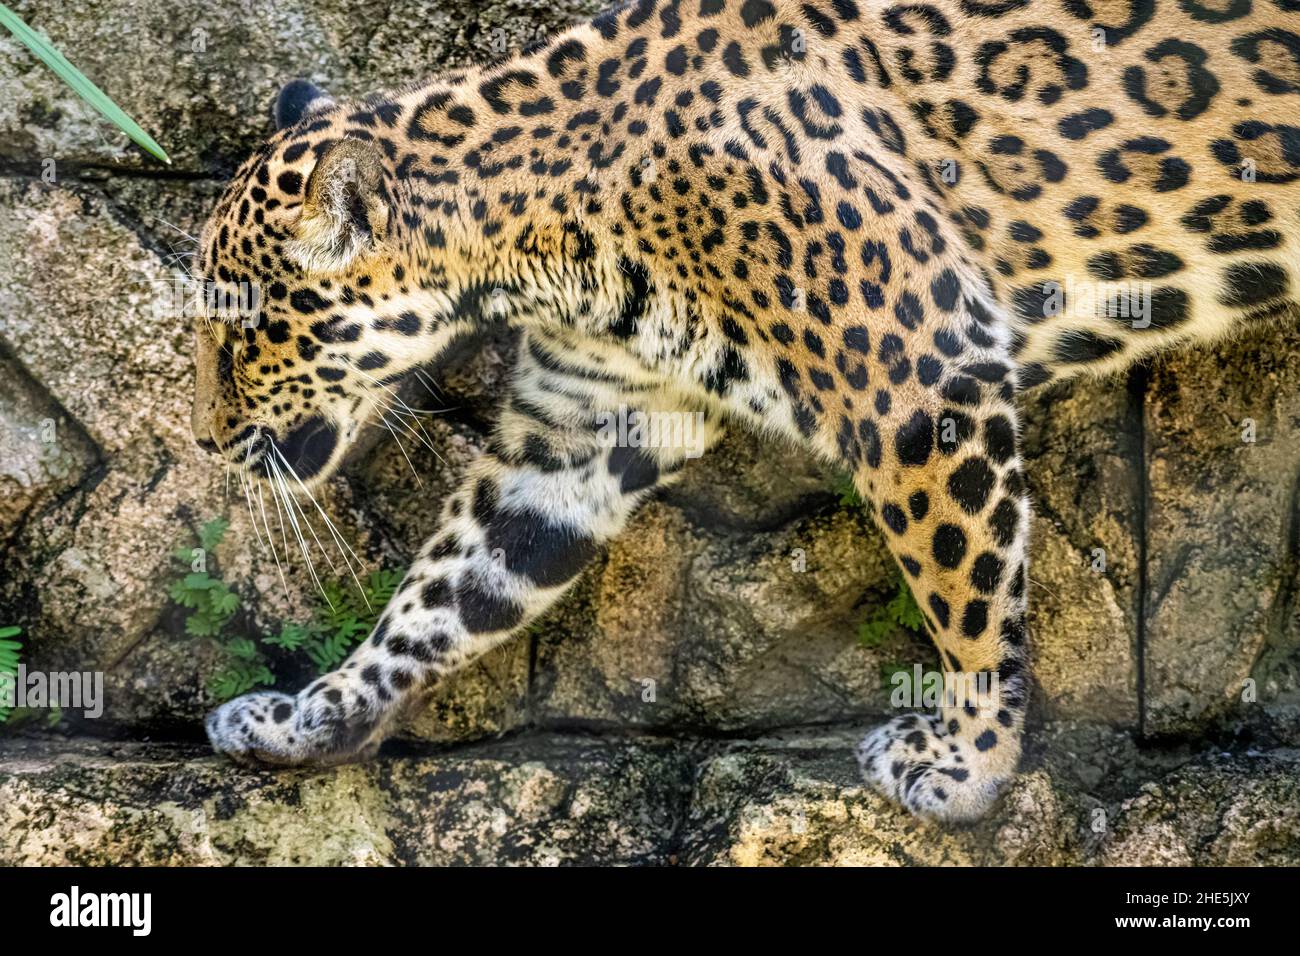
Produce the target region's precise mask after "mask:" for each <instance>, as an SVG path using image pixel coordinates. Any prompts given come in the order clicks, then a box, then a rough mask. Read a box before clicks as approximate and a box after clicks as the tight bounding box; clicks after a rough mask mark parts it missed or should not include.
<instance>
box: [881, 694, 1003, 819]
mask: <svg viewBox="0 0 1300 956" xmlns="http://www.w3.org/2000/svg"><path fill="white" fill-rule="evenodd" d="M994 739H995V740H996V735H994ZM988 740H989V738H987V737H985V738H980V737H977V738H976V743H974V744H972V743H968V742H967V741H965V740H964V738H963V736H962V735H960V734H952V733H948V732H947V730H946V729H945V727H944V725H943V723H942V720H941V719H940V718H937V717H934V718H931V717H922V716H919V715H916V714H907V715H904V716H902V717H896V718H895V719H893V720H891V721H889V723H886V724H882V725H881V726H879V727H877V728H876V729H875V730H873V731H871V732H870V733H869V734H867V735H866V736H865V737H863V738H862V741H861V742H860V743H859V744H858V751H857V753H858V764H859V766H860V767H861V768H862V776H863V777H864V778H865V779H866V781H867V783H869V784H871V786H873V787H874V788H875V789H876V790H879V791H880V792H881V793H882V794H884V795H885V796H886V797H889V798H890V799H891V800H893V801H895V802H897V803H899V804H902V805H903V806H904V807H906V808H907V809H908V810H910V811H912V812H913V813H915V814H916V815H917V816H920V817H924V818H927V819H931V820H938V821H942V822H959V821H965V820H976V819H979V818H980V817H982V816H984V814H985V813H987V812H988V809H989V807H991V806H992V805H993V803H994V801H995V800H997V798H998V795H999V794H1000V793H1001V792H1002V789H1003V788H1004V787H1005V786H1006V784H1007V783H1008V781H1010V779H1011V776H1012V774H1013V772H1014V769H1015V760H1016V758H1017V757H1018V756H1019V746H1018V743H1015V742H1013V741H1011V740H1010V739H1008V740H1006V741H1004V747H1003V751H1002V752H1001V753H999V754H996V755H993V754H989V753H988V752H987V751H988V750H989V749H991V748H989V747H986V748H985V750H980V749H979V748H980V746H985V745H986V744H987V743H988ZM1013 749H1014V754H1013V753H1012V752H1011V751H1012V750H1013ZM1008 758H1010V765H1009V766H1008Z"/></svg>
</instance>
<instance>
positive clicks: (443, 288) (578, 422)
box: [193, 0, 1300, 821]
mask: <svg viewBox="0 0 1300 956" xmlns="http://www.w3.org/2000/svg"><path fill="white" fill-rule="evenodd" d="M1298 14H1300V0H926V2H915V3H911V2H893V0H635V2H632V3H627V4H624V5H622V6H619V7H616V8H614V9H610V10H608V11H607V12H604V13H601V14H600V15H598V16H596V17H595V18H594V19H593V20H591V21H590V22H587V23H583V24H581V25H577V26H574V27H573V28H572V29H569V30H567V31H565V32H562V33H559V34H557V35H555V36H553V37H551V38H549V39H548V40H547V41H545V42H544V43H541V44H538V45H535V46H534V47H533V48H529V49H525V50H522V51H520V52H519V53H518V54H517V55H514V56H512V57H510V58H509V59H508V60H506V61H505V62H502V63H497V64H494V65H487V66H481V67H473V68H466V69H462V70H458V71H453V72H450V73H447V74H446V75H442V76H439V77H438V78H436V79H434V80H432V81H430V82H428V83H426V84H423V85H418V86H412V87H408V88H405V89H402V90H397V91H392V92H388V93H381V94H376V95H371V96H368V97H365V98H361V99H354V100H341V99H340V100H336V99H334V98H333V97H331V96H330V95H329V94H327V93H325V92H323V91H322V90H320V89H319V88H317V87H316V86H315V85H314V84H312V83H310V82H308V81H306V80H295V81H292V82H290V83H289V84H288V85H287V86H285V87H284V88H283V89H282V90H281V91H280V93H279V95H278V97H277V100H276V102H275V104H274V108H273V113H274V118H275V123H276V127H277V130H276V132H275V133H274V134H273V135H271V137H270V138H269V139H268V140H267V141H266V142H265V143H264V144H263V145H262V146H261V147H260V148H258V149H257V150H256V152H255V153H254V154H253V156H252V157H251V158H249V159H248V160H247V162H245V163H244V164H243V165H242V167H241V168H240V169H239V170H238V171H237V172H236V174H235V175H234V177H233V180H232V181H231V183H230V184H229V186H228V188H227V189H226V191H225V193H224V195H223V197H222V198H221V199H220V201H219V202H218V203H217V205H216V207H215V209H214V210H213V212H212V214H211V217H210V219H209V220H208V221H207V223H206V225H205V227H204V228H203V230H202V234H201V236H200V246H199V255H198V259H197V266H198V272H199V274H200V275H201V276H202V278H203V279H204V280H205V281H206V282H209V283H212V284H213V285H214V286H215V287H217V288H218V289H221V290H225V291H226V292H228V293H229V294H230V295H232V296H233V295H235V294H237V293H236V290H238V289H240V288H244V287H248V286H251V287H255V288H256V289H258V290H259V293H260V295H259V300H258V318H257V321H255V322H234V321H200V322H198V323H197V324H196V336H197V345H196V355H195V357H196V369H197V371H196V395H195V402H194V412H193V430H194V435H195V438H196V440H197V442H198V443H199V445H200V446H202V447H203V448H204V449H206V450H207V451H209V452H211V453H213V454H215V455H218V456H220V457H221V458H222V459H224V460H225V461H226V462H227V463H229V464H231V465H233V466H236V467H237V468H239V469H240V470H241V471H242V472H243V473H244V474H245V475H246V476H247V477H248V478H249V479H250V480H253V481H275V480H280V481H284V480H286V479H288V480H291V483H293V484H294V485H295V486H300V487H301V488H303V489H307V490H310V489H311V488H312V487H314V486H316V485H317V484H319V483H320V482H323V481H325V480H327V479H328V478H329V477H330V476H331V475H333V474H334V473H335V472H336V471H337V469H338V468H339V466H340V463H341V462H342V461H343V459H344V457H345V455H346V453H347V452H348V450H349V448H351V447H352V446H353V445H354V444H355V442H356V440H357V438H358V435H359V434H360V433H361V432H362V431H363V430H364V429H365V428H366V427H367V426H368V425H371V424H374V423H376V422H378V421H380V420H381V419H382V416H383V414H384V409H385V407H386V403H387V402H388V401H389V398H390V397H391V394H392V390H393V389H394V388H395V387H396V386H398V385H400V383H402V381H403V380H404V379H405V378H406V377H407V376H409V375H411V374H413V373H414V372H415V371H416V370H417V369H419V368H420V367H421V366H423V365H425V364H426V363H429V362H431V361H433V360H435V359H436V358H437V357H438V356H440V355H442V354H443V353H444V352H445V351H446V350H447V348H448V345H449V343H451V342H452V341H453V340H455V339H458V338H459V337H461V336H463V335H466V334H467V333H473V332H474V331H475V330H478V329H482V328H486V327H489V326H495V325H498V324H499V323H508V324H510V325H512V326H514V327H516V328H517V329H518V330H519V336H520V338H519V346H518V355H517V359H515V362H514V365H513V367H512V369H511V374H510V379H509V385H508V388H506V389H504V394H503V396H502V399H501V404H500V409H499V416H498V419H497V421H496V423H495V428H494V432H493V435H492V438H491V441H490V443H489V445H488V446H487V448H486V450H485V452H484V454H483V455H482V456H481V457H479V458H478V459H476V460H475V461H474V462H473V464H472V465H471V466H470V467H469V468H468V470H467V473H466V474H465V476H464V478H463V483H462V485H461V486H460V487H458V488H457V490H455V491H454V492H453V493H451V494H449V495H448V496H447V497H446V500H445V501H444V502H443V505H442V512H441V519H440V522H439V526H438V527H437V529H436V530H434V531H433V534H432V535H431V537H430V538H429V539H428V541H427V542H426V543H425V544H424V545H423V546H422V547H421V549H420V550H419V552H418V554H417V556H416V558H415V559H414V561H413V563H412V565H411V567H410V569H409V571H408V572H407V574H406V576H405V578H404V580H403V583H402V584H401V586H400V588H399V590H398V591H397V592H396V594H395V596H394V597H393V598H392V600H391V601H390V603H389V604H388V605H387V607H386V608H385V609H384V611H383V613H382V616H381V617H380V619H379V622H378V624H377V625H376V627H375V628H374V631H373V633H372V634H370V635H369V636H368V638H367V639H366V640H365V641H364V643H363V644H362V645H360V646H358V647H357V649H356V650H355V651H354V652H353V653H352V655H351V656H350V657H349V658H348V659H347V660H346V662H344V663H343V664H342V666H340V667H339V668H338V669H337V670H335V671H333V672H331V673H328V674H326V675H324V676H322V677H320V678H319V679H317V680H315V681H314V682H312V683H311V684H310V685H309V686H307V687H306V688H304V689H303V690H302V691H301V692H299V693H297V694H285V693H279V692H273V691H266V692H256V693H251V694H248V695H246V696H242V697H239V698H236V699H234V700H232V701H230V702H228V703H226V704H224V705H222V706H220V707H219V708H218V709H216V710H215V711H214V712H213V713H212V714H211V715H210V716H209V718H208V719H207V722H206V729H207V733H208V736H209V738H210V740H211V742H212V745H213V746H214V748H215V749H216V750H217V751H218V752H220V753H222V754H226V755H229V756H230V757H231V758H234V759H236V760H238V761H243V762H248V763H253V764H262V765H275V766H283V765H328V764H335V763H339V762H344V761H352V760H358V759H363V758H365V757H368V756H370V755H373V754H374V753H375V751H376V750H377V748H378V747H379V744H380V743H381V741H382V740H383V739H384V737H385V735H386V734H389V733H390V732H391V731H392V730H393V729H394V727H395V726H396V725H397V724H398V722H399V721H400V720H401V719H402V715H403V714H404V713H406V712H407V711H408V710H409V709H410V708H411V707H412V706H413V705H414V704H415V703H417V702H418V701H420V700H421V699H422V698H423V695H425V694H426V693H427V692H428V691H429V689H430V688H431V687H433V686H434V685H435V684H437V683H438V682H440V681H443V680H444V679H445V678H446V677H447V676H448V675H450V674H452V673H454V672H455V671H457V670H458V669H460V668H462V667H464V666H465V665H466V664H467V663H468V662H470V661H473V660H474V659H475V658H477V657H479V656H480V655H482V654H483V653H484V652H486V651H488V650H489V649H491V648H493V647H495V646H497V645H499V644H501V643H502V642H504V641H507V640H508V639H509V638H510V637H511V635H513V634H516V633H518V632H519V631H520V630H521V629H522V628H524V627H525V626H527V625H528V623H529V622H530V621H532V620H533V619H534V618H536V617H537V616H538V615H539V614H541V613H542V612H543V611H545V610H546V609H547V608H548V607H549V606H551V605H552V604H554V603H555V602H556V600H557V599H559V597H560V596H561V595H562V594H563V593H564V591H565V589H566V588H567V587H568V586H569V585H570V584H571V583H572V582H573V581H574V579H575V577H577V576H578V574H579V573H580V572H581V570H582V569H583V567H584V566H585V565H586V564H587V563H588V562H589V561H591V560H592V558H593V557H594V556H595V555H597V554H598V553H599V551H600V549H601V547H602V546H603V544H604V543H606V542H608V541H609V540H610V539H611V538H612V537H614V536H615V535H617V534H619V533H620V532H621V531H622V530H623V528H624V527H625V525H626V524H627V521H628V517H629V515H630V514H631V513H632V512H633V511H634V510H635V509H636V508H637V506H638V505H639V504H641V503H642V502H644V501H645V500H646V499H647V498H648V497H649V496H651V495H652V494H654V493H655V492H656V490H657V489H660V488H662V487H664V486H665V485H666V484H668V483H669V482H671V481H672V480H673V479H674V478H675V477H676V476H677V475H678V474H679V473H680V471H681V469H682V468H683V466H684V465H685V464H686V463H687V461H688V460H689V459H690V458H693V457H695V456H696V452H697V451H698V450H702V449H703V448H707V447H708V446H710V445H712V444H713V443H714V442H715V441H716V440H717V438H718V436H719V435H720V434H721V433H722V430H723V429H724V428H728V427H730V428H738V429H749V430H752V431H754V432H758V433H761V434H763V435H766V436H768V437H772V438H776V439H778V440H781V441H785V442H788V443H789V444H790V445H791V446H792V447H794V448H797V449H799V450H800V451H801V452H802V453H804V454H807V455H809V456H812V457H814V458H815V459H817V460H819V461H821V462H825V463H829V464H830V465H833V466H834V467H836V468H839V469H842V470H845V471H847V472H848V473H850V474H851V475H852V476H853V482H854V486H855V487H856V489H857V491H858V492H859V493H860V495H861V497H862V498H863V500H864V501H865V502H866V504H867V508H868V509H869V511H870V513H871V515H872V516H873V518H874V519H875V521H876V523H877V524H878V525H879V527H880V528H881V534H882V535H883V536H884V538H885V540H886V541H887V543H888V546H889V548H890V550H891V552H892V554H893V556H894V558H895V559H896V561H897V563H898V565H899V566H900V567H901V569H902V573H903V574H904V575H905V580H906V581H907V583H908V585H909V586H910V588H911V590H912V592H913V593H914V594H915V596H916V598H917V602H918V605H919V607H920V608H921V610H922V612H923V614H924V619H925V627H926V629H927V631H928V633H929V634H930V635H931V637H932V638H933V641H934V643H935V645H936V646H937V649H938V653H939V656H940V658H941V660H942V662H943V667H944V669H945V671H946V672H947V673H949V674H951V675H953V676H954V677H958V676H962V675H965V676H969V675H974V676H976V677H979V678H988V680H985V681H983V682H981V683H980V684H979V686H980V687H981V688H982V694H983V696H982V697H980V699H979V700H978V701H975V700H973V699H962V698H963V697H964V695H958V694H955V693H953V692H952V691H951V689H949V691H948V692H947V693H946V694H945V695H944V696H943V699H942V700H941V701H940V702H939V706H938V709H937V711H936V712H934V713H933V714H931V713H928V712H926V713H918V712H909V713H905V714H903V715H901V716H898V717H895V718H894V719H892V720H889V721H888V722H886V723H884V724H883V725H882V726H879V727H876V728H875V729H873V730H870V731H869V732H868V733H867V734H866V736H865V737H864V738H863V739H862V741H861V743H860V745H859V746H858V748H857V754H856V756H857V761H858V763H859V764H860V767H861V772H862V774H863V775H864V777H865V779H866V781H867V782H868V783H870V784H871V785H872V786H874V787H875V788H877V789H878V790H879V791H880V792H882V793H883V794H885V795H886V796H887V797H888V798H890V799H892V800H894V801H896V802H897V803H899V804H901V805H902V806H904V807H905V808H907V809H908V810H910V811H912V812H913V813H915V814H917V815H918V816H920V817H923V818H928V819H933V820H939V821H963V820H970V819H975V818H978V817H980V816H981V815H983V814H985V813H986V812H987V811H988V809H989V807H990V806H991V805H992V804H993V803H994V802H995V801H996V799H997V797H998V795H999V794H1000V793H1001V792H1002V791H1003V790H1004V789H1005V787H1006V786H1007V784H1008V781H1010V780H1011V779H1013V777H1014V774H1015V771H1016V767H1017V763H1018V761H1019V758H1020V754H1021V744H1022V732H1023V728H1024V721H1025V711H1026V705H1027V702H1028V700H1029V696H1030V689H1031V683H1032V676H1031V669H1030V654H1029V644H1028V636H1027V632H1026V602H1027V593H1026V576H1027V561H1028V547H1027V545H1028V541H1027V536H1028V519H1029V511H1030V502H1029V499H1028V494H1027V489H1026V481H1025V476H1024V471H1023V468H1022V462H1021V457H1020V453H1019V444H1020V438H1019V427H1020V426H1019V413H1018V410H1017V400H1018V397H1019V395H1020V394H1021V393H1022V392H1023V391H1025V390H1028V389H1031V388H1035V387H1040V386H1043V385H1044V384H1045V383H1048V382H1055V381H1061V380H1064V379H1067V378H1069V377H1071V376H1076V375H1080V374H1085V373H1086V374H1093V375H1105V374H1108V373H1113V372H1116V371H1117V370H1120V369H1122V368H1124V367H1126V366H1128V365H1130V364H1131V363H1133V362H1135V361H1138V360H1141V359H1143V358H1145V357H1147V356H1150V355H1152V354H1153V353H1155V352H1158V351H1161V350H1168V349H1170V348H1172V347H1178V346H1189V345H1192V344H1194V343H1199V342H1205V341H1207V340H1210V339H1214V338H1216V337H1221V336H1224V335H1227V334H1235V333H1238V332H1241V331H1243V330H1247V329H1249V328H1250V327H1251V326H1259V325H1260V324H1261V323H1266V322H1274V321H1280V320H1293V319H1294V318H1295V317H1296V315H1297V311H1298V310H1300V307H1298V306H1297V297H1298V295H1300V285H1297V278H1298V277H1300V32H1298V31H1300V17H1298ZM628 414H634V415H637V416H644V417H645V418H646V420H650V419H654V418H656V416H659V417H662V416H690V418H691V420H692V421H697V422H699V423H700V428H699V434H698V436H697V437H698V443H699V449H694V448H692V447H688V446H687V445H686V444H684V443H682V442H676V443H674V442H671V441H668V442H655V443H651V442H644V441H642V442H637V441H621V442H620V441H619V440H614V441H611V440H609V434H608V433H609V431H610V430H609V429H608V428H605V427H603V426H604V424H605V423H607V422H608V421H609V420H610V416H623V417H626V416H627V415H628ZM623 434H626V430H624V432H623ZM994 678H996V679H994ZM952 686H953V687H957V688H960V686H961V685H960V682H959V681H957V680H954V681H953V682H952ZM977 703H978V706H977V705H976V704H977Z"/></svg>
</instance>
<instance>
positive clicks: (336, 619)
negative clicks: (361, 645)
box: [262, 570, 402, 674]
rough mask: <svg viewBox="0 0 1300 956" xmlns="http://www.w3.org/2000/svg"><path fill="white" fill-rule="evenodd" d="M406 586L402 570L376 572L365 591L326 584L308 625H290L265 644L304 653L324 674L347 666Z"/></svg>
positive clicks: (363, 584) (363, 587) (366, 580)
mask: <svg viewBox="0 0 1300 956" xmlns="http://www.w3.org/2000/svg"><path fill="white" fill-rule="evenodd" d="M401 583H402V572H401V571H398V570H381V571H374V572H372V573H371V574H369V575H367V576H366V577H365V578H364V579H363V580H362V582H361V590H360V591H359V592H358V591H357V590H356V588H346V587H344V586H343V585H341V584H339V583H338V582H336V581H325V582H322V584H321V588H322V589H323V590H324V592H325V594H324V601H323V603H320V604H318V605H317V606H316V608H315V611H314V614H313V616H312V619H311V620H310V621H309V622H307V623H306V624H286V625H284V627H282V628H281V629H280V632H279V633H278V634H273V635H270V636H268V637H265V638H263V639H262V640H263V643H265V644H270V645H271V646H272V647H279V648H281V649H283V650H286V651H302V652H303V653H305V654H306V655H307V657H308V658H310V659H311V662H312V663H313V664H315V665H316V669H317V670H319V671H320V672H321V673H322V674H323V673H325V672H326V671H329V670H333V669H334V668H335V667H338V666H339V665H340V664H342V663H343V661H344V659H345V658H346V657H347V656H348V654H349V653H350V652H351V651H352V648H353V646H354V645H355V644H356V643H357V642H358V641H359V640H362V639H363V638H365V637H366V635H368V634H369V633H370V632H371V631H373V630H374V629H375V625H376V624H377V623H379V615H380V613H381V612H382V611H383V609H384V606H385V605H386V604H387V603H388V601H389V599H390V598H391V597H392V596H393V594H394V593H395V592H396V591H397V586H398V585H399V584H401Z"/></svg>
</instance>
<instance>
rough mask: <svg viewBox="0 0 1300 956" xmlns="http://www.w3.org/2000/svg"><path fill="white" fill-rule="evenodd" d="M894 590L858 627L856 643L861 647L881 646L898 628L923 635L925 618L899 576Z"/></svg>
mask: <svg viewBox="0 0 1300 956" xmlns="http://www.w3.org/2000/svg"><path fill="white" fill-rule="evenodd" d="M894 588H895V590H894V596H893V597H892V598H890V599H889V601H887V602H886V603H885V604H883V605H881V606H880V607H877V608H876V609H875V610H874V611H872V612H871V616H870V617H868V618H867V619H866V620H865V621H863V622H862V623H861V624H859V625H858V643H859V644H861V645H862V646H863V647H879V646H881V645H882V644H884V643H885V639H886V638H887V637H889V636H890V635H891V634H892V633H893V632H894V629H895V628H899V627H901V628H902V629H903V630H905V631H911V632H912V633H913V634H918V635H919V634H924V633H925V618H924V617H922V615H921V609H920V608H919V607H917V605H916V598H914V597H913V596H912V589H911V588H909V587H908V586H907V582H906V581H905V580H904V579H903V576H902V575H901V574H900V575H898V576H897V577H896V578H895V584H894Z"/></svg>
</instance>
